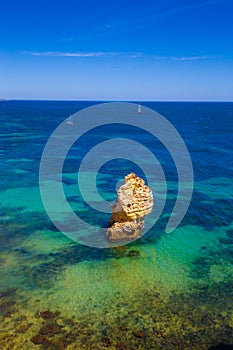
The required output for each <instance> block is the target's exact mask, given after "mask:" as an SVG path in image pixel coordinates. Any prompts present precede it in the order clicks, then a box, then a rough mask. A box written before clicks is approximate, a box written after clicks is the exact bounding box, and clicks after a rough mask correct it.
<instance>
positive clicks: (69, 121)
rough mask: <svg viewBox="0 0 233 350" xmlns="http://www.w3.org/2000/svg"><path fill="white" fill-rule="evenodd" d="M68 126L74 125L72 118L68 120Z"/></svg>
mask: <svg viewBox="0 0 233 350" xmlns="http://www.w3.org/2000/svg"><path fill="white" fill-rule="evenodd" d="M66 124H67V125H74V123H73V121H72V118H71V116H69V118H68V120H67V122H66Z"/></svg>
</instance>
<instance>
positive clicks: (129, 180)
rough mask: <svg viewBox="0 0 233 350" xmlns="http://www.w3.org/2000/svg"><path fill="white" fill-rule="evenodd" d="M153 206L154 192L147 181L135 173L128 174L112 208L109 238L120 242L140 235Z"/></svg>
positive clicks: (108, 231)
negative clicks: (146, 183) (147, 184)
mask: <svg viewBox="0 0 233 350" xmlns="http://www.w3.org/2000/svg"><path fill="white" fill-rule="evenodd" d="M152 207H153V194H152V191H151V189H150V188H149V187H148V186H146V185H145V181H144V180H143V179H141V178H140V177H138V176H137V175H136V174H134V173H131V174H129V175H127V176H126V177H125V184H124V185H122V186H121V187H120V188H119V190H118V192H117V199H116V202H115V204H114V205H113V206H112V208H111V209H112V216H111V218H110V221H109V225H110V227H109V228H108V230H107V232H106V235H107V238H108V240H109V241H111V242H119V241H125V240H132V239H136V238H138V237H140V235H141V231H142V228H143V225H144V217H145V216H146V215H147V214H149V213H150V212H151V210H152Z"/></svg>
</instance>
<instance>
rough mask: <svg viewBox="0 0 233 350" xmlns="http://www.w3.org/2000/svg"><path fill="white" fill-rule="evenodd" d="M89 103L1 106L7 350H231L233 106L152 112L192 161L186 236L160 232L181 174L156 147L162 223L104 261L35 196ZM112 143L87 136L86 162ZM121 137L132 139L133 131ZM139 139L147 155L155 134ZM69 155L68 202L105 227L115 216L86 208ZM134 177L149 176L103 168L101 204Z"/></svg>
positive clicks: (2, 332) (2, 308)
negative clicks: (52, 148)
mask: <svg viewBox="0 0 233 350" xmlns="http://www.w3.org/2000/svg"><path fill="white" fill-rule="evenodd" d="M92 104H94V103H93V102H85V103H84V102H39V101H38V102H35V101H34V102H32V101H9V102H1V103H0V118H1V123H0V134H1V141H0V142H1V151H2V156H1V173H0V176H1V178H0V180H1V192H0V203H1V207H0V221H1V227H0V235H1V248H0V252H1V255H0V262H1V279H0V316H1V324H0V328H1V329H0V338H1V343H0V348H1V349H75V350H79V349H103V348H109V349H131V350H132V349H143V350H145V349H171V350H172V349H182V350H183V349H200V350H202V349H209V348H210V347H211V346H214V345H217V344H218V343H225V344H233V304H232V294H233V292H232V286H233V265H232V262H233V223H232V221H233V220H232V219H233V215H232V203H233V191H232V190H233V181H232V171H233V163H232V155H233V149H232V136H233V123H232V119H233V104H232V103H145V104H146V105H147V106H148V107H150V108H153V109H155V110H156V111H158V112H160V113H161V114H163V115H164V116H165V117H167V118H168V120H170V121H171V122H172V123H173V125H174V126H175V127H176V128H177V130H178V131H179V133H180V134H181V136H182V137H183V139H184V141H185V143H186V145H187V147H188V149H189V151H190V154H191V158H192V162H193V166H194V174H195V184H194V193H193V198H192V202H191V205H190V208H189V211H188V213H187V215H186V217H185V218H184V220H183V221H182V223H181V225H180V226H179V227H178V228H177V229H176V230H175V231H173V232H172V233H170V234H167V233H165V227H166V223H167V219H168V217H169V213H170V212H171V208H172V206H173V205H174V201H175V199H176V193H177V175H176V171H175V167H174V164H173V163H172V160H171V157H170V155H169V154H168V152H167V150H164V149H163V147H162V145H160V144H159V143H158V144H155V146H154V147H155V149H156V151H157V152H156V156H158V158H159V160H160V162H161V164H162V166H163V167H164V171H165V173H166V177H167V180H168V190H169V191H168V197H167V203H166V207H165V209H164V211H163V214H162V216H161V217H160V219H159V220H158V222H157V223H156V225H155V226H154V227H153V228H152V229H151V230H150V231H149V232H148V233H147V234H145V235H144V236H143V237H142V238H141V239H139V240H137V241H135V242H132V243H131V244H129V245H126V246H123V247H119V248H114V249H102V250H101V249H96V248H90V247H86V246H82V245H79V244H77V243H75V242H73V241H71V240H69V239H68V238H67V237H65V236H64V235H63V234H62V233H60V232H58V230H57V229H56V227H55V226H54V225H53V224H52V223H51V221H50V220H49V218H48V217H47V215H46V213H45V210H44V208H43V205H42V202H41V199H40V193H39V187H38V171H39V162H40V158H41V154H42V151H43V148H44V146H45V143H46V140H47V139H48V137H49V136H50V134H51V133H52V131H53V130H54V128H55V127H56V126H58V124H59V123H60V122H62V121H63V120H64V119H65V118H66V117H67V116H68V115H69V114H72V113H74V112H76V111H78V110H80V109H82V108H84V107H87V106H90V105H92ZM134 131H135V130H134ZM111 132H112V130H110V129H109V130H108V129H105V130H104V131H103V130H99V129H96V130H94V131H93V134H90V135H87V137H89V139H88V143H87V146H86V147H85V145H86V143H85V142H84V143H83V145H84V146H83V153H85V151H87V149H88V148H90V147H92V145H93V144H95V143H98V142H101V141H102V140H104V139H106V138H107V137H108V136H110V137H112V134H111ZM114 132H115V133H116V134H118V135H120V134H122V135H120V136H122V137H125V136H127V135H128V132H129V130H127V129H126V128H121V129H119V130H118V129H117V130H116V129H114ZM132 134H133V136H134V139H135V140H137V141H139V142H142V141H143V142H144V144H145V145H149V144H151V139H150V136H149V135H145V134H142V133H140V132H139V131H137V132H136V131H135V132H134V133H132ZM74 152H75V151H74ZM74 154H75V153H72V152H70V154H69V157H68V160H67V163H66V164H65V168H64V174H63V185H64V191H65V194H66V197H67V198H68V201H69V203H70V205H71V207H72V208H73V210H75V211H77V212H79V213H80V215H82V217H83V218H85V219H86V220H89V222H94V223H104V222H106V220H107V219H108V215H102V214H98V213H97V212H95V211H91V210H90V208H89V207H87V206H86V205H85V203H83V202H81V201H80V193H78V191H77V188H76V187H77V186H76V182H75V176H76V175H75V169H76V171H77V168H76V164H75V158H74ZM80 157H81V156H80ZM130 171H136V172H137V173H138V175H140V176H142V175H143V174H142V173H140V170H139V169H138V167H137V166H135V165H133V164H132V163H130V162H123V161H122V160H118V163H116V162H115V163H113V162H109V163H108V164H106V165H105V166H104V167H103V168H102V169H101V171H100V173H99V177H98V178H97V180H98V187H99V190H100V192H101V193H102V195H103V197H104V198H105V199H108V200H113V199H114V198H115V185H116V183H117V181H119V180H120V179H122V178H123V177H124V176H125V175H126V174H127V173H129V172H130ZM111 176H112V177H111ZM113 177H114V180H115V181H112V178H113ZM158 197H159V195H158ZM148 220H150V218H148Z"/></svg>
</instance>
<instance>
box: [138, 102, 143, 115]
mask: <svg viewBox="0 0 233 350" xmlns="http://www.w3.org/2000/svg"><path fill="white" fill-rule="evenodd" d="M138 114H142V108H141V105H140V103H139V104H138Z"/></svg>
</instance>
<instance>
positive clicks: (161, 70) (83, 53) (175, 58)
mask: <svg viewBox="0 0 233 350" xmlns="http://www.w3.org/2000/svg"><path fill="white" fill-rule="evenodd" d="M232 16H233V1H232V0H157V1H155V0H154V1H152V0H150V1H149V0H144V1H142V0H141V1H137V0H136V1H127V0H124V1H123V0H118V1H112V0H108V1H107V0H106V1H103V0H102V1H98V0H96V1H89V0H86V1H85V0H82V1H80V0H66V1H59V0H58V1H54V0H46V1H45V0H40V1H32V0H28V1H26V0H22V1H19V0H8V1H6V0H5V1H3V2H1V5H0V38H1V40H0V98H6V99H94V100H98V99H101V100H105V99H106V100H118V99H120V100H137V101H138V100H139V101H143V100H231V101H232V100H233V20H232Z"/></svg>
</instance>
